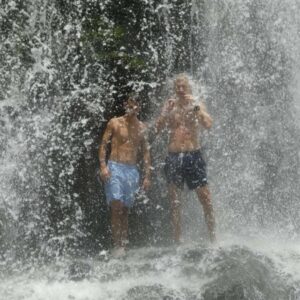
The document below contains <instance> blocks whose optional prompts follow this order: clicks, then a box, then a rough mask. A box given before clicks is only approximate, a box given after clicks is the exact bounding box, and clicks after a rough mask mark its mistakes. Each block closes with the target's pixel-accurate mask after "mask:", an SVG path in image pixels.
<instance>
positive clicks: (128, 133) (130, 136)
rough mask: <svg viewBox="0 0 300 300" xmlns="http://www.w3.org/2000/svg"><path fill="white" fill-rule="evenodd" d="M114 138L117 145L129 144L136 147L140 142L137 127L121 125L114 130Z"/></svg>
mask: <svg viewBox="0 0 300 300" xmlns="http://www.w3.org/2000/svg"><path fill="white" fill-rule="evenodd" d="M115 137H116V139H117V140H118V142H119V143H122V144H124V143H131V144H135V145H137V144H139V142H140V140H141V133H140V130H139V126H137V125H128V124H124V123H121V124H119V125H118V127H117V129H116V134H115Z"/></svg>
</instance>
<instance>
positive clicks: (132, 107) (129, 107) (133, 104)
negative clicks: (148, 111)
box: [125, 99, 140, 115]
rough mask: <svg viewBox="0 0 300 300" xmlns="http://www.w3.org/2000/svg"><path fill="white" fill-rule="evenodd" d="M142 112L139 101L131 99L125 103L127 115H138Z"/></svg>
mask: <svg viewBox="0 0 300 300" xmlns="http://www.w3.org/2000/svg"><path fill="white" fill-rule="evenodd" d="M139 111H140V106H139V104H138V102H137V101H135V100H131V99H129V100H128V101H127V102H126V103H125V112H126V114H127V115H137V114H138V113H139Z"/></svg>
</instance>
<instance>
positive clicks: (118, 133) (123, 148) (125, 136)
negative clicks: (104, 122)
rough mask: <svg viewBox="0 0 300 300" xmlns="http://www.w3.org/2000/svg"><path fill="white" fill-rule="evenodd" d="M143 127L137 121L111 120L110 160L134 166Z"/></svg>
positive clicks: (142, 134) (123, 118)
mask: <svg viewBox="0 0 300 300" xmlns="http://www.w3.org/2000/svg"><path fill="white" fill-rule="evenodd" d="M144 130H145V126H144V125H143V124H142V122H140V121H139V120H138V119H135V120H129V119H127V118H125V117H120V118H115V119H113V126H112V136H111V153H110V157H109V159H110V160H113V161H116V162H121V163H125V164H136V163H137V160H138V152H139V149H140V147H141V144H142V141H143V137H144Z"/></svg>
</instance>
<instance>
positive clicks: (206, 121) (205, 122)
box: [195, 102, 213, 129]
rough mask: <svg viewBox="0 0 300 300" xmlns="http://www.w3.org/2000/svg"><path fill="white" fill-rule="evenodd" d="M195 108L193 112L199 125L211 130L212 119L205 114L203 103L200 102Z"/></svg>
mask: <svg viewBox="0 0 300 300" xmlns="http://www.w3.org/2000/svg"><path fill="white" fill-rule="evenodd" d="M195 108H197V109H196V110H195V111H196V113H197V117H198V118H199V120H200V122H201V125H202V126H203V127H204V128H206V129H209V128H211V126H212V123H213V119H212V117H211V116H210V115H209V113H208V112H207V110H206V107H205V104H204V103H203V102H201V103H200V104H199V105H198V106H196V107H195Z"/></svg>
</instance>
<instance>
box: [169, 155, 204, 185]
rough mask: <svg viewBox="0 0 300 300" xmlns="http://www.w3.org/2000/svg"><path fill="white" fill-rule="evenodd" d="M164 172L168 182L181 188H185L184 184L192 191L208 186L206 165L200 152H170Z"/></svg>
mask: <svg viewBox="0 0 300 300" xmlns="http://www.w3.org/2000/svg"><path fill="white" fill-rule="evenodd" d="M164 171H165V174H166V177H167V182H168V183H174V184H175V185H176V186H177V187H179V188H183V186H184V183H186V184H187V186H188V188H189V189H190V190H193V189H195V188H197V187H202V186H205V185H206V184H207V174H206V163H205V161H204V159H203V157H202V155H201V151H200V150H196V151H189V152H178V153H177V152H169V154H168V156H167V157H166V161H165V167H164Z"/></svg>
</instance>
